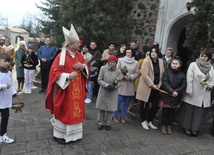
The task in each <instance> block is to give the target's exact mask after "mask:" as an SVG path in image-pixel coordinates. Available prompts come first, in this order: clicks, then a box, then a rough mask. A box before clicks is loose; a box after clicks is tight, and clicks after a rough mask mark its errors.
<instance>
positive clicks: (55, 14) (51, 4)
mask: <svg viewBox="0 0 214 155" xmlns="http://www.w3.org/2000/svg"><path fill="white" fill-rule="evenodd" d="M41 3H42V5H43V6H39V5H38V4H36V6H37V8H38V9H40V10H41V11H42V12H43V14H44V16H43V17H41V18H39V19H38V20H39V22H40V23H41V25H42V27H41V29H42V32H43V33H45V34H46V35H48V37H51V36H53V29H54V28H55V27H56V26H57V24H56V23H57V20H58V19H59V13H60V0H46V2H43V1H42V2H41Z"/></svg>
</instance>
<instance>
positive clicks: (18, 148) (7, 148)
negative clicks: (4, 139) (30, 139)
mask: <svg viewBox="0 0 214 155" xmlns="http://www.w3.org/2000/svg"><path fill="white" fill-rule="evenodd" d="M26 152H27V150H26V145H25V143H16V142H15V143H12V144H5V143H4V144H3V145H2V149H1V154H2V155H9V154H24V153H26Z"/></svg>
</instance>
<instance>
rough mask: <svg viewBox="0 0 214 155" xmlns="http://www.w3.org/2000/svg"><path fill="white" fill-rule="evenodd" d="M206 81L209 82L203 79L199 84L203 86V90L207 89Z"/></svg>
mask: <svg viewBox="0 0 214 155" xmlns="http://www.w3.org/2000/svg"><path fill="white" fill-rule="evenodd" d="M208 83H209V81H207V80H206V79H205V80H203V81H202V82H201V83H200V84H201V85H202V86H203V87H204V90H205V89H209V88H207V85H208Z"/></svg>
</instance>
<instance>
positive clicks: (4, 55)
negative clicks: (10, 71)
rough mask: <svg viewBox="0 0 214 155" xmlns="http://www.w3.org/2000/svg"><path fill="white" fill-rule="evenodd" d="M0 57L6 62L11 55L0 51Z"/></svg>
mask: <svg viewBox="0 0 214 155" xmlns="http://www.w3.org/2000/svg"><path fill="white" fill-rule="evenodd" d="M0 59H3V60H6V61H7V62H10V61H11V57H10V56H9V54H7V53H0Z"/></svg>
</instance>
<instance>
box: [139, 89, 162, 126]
mask: <svg viewBox="0 0 214 155" xmlns="http://www.w3.org/2000/svg"><path fill="white" fill-rule="evenodd" d="M159 98H160V95H159V92H158V91H155V90H152V91H151V93H150V96H149V100H148V102H143V101H141V104H140V117H141V121H142V122H143V121H145V120H147V121H148V122H151V121H152V120H153V119H154V117H155V115H156V113H157V112H158V109H159V106H158V103H159ZM150 104H151V108H150ZM149 108H150V109H149Z"/></svg>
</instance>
